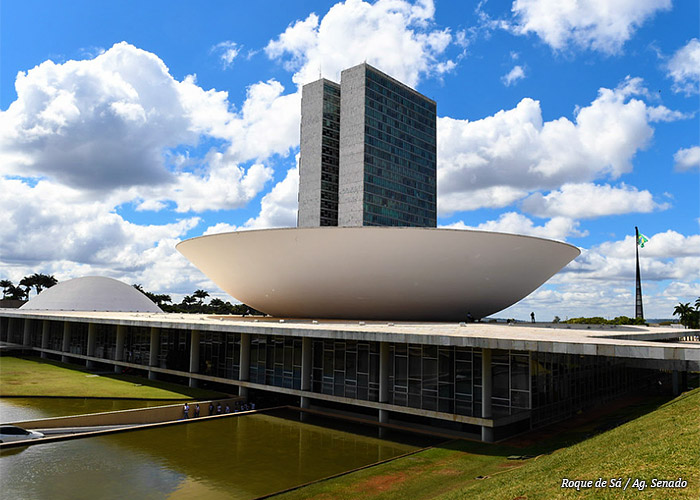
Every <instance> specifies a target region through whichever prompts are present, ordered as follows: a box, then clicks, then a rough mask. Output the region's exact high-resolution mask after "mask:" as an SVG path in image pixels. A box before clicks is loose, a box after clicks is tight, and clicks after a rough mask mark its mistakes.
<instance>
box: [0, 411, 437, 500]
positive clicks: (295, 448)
mask: <svg viewBox="0 0 700 500" xmlns="http://www.w3.org/2000/svg"><path fill="white" fill-rule="evenodd" d="M333 427H335V428H333ZM338 427H342V428H338ZM358 431H359V432H358ZM376 432H377V431H376V429H375V428H373V427H367V428H359V427H358V428H355V427H352V428H351V427H349V424H345V423H342V424H338V422H337V421H334V422H333V425H332V426H331V427H329V426H327V425H315V424H312V423H301V422H299V421H298V416H297V414H292V413H289V412H276V413H271V414H254V415H242V416H229V417H224V418H218V419H213V420H206V421H205V420H202V421H191V422H189V423H187V424H183V425H175V426H168V427H162V428H157V429H148V430H140V431H132V432H125V433H121V434H113V435H108V436H102V437H93V438H83V439H77V440H73V441H65V442H60V443H47V444H41V445H39V444H37V445H33V446H30V447H27V448H23V449H21V450H8V451H5V452H3V453H2V457H1V458H0V489H1V490H2V492H3V497H5V498H52V499H63V498H65V499H83V498H84V499H94V498H115V499H117V498H119V499H123V498H149V499H150V498H153V499H160V498H207V499H216V498H234V499H249V498H255V497H257V496H260V495H264V494H267V493H273V492H275V491H279V490H282V489H285V488H289V487H292V486H295V485H299V484H303V483H306V482H309V481H313V480H315V479H320V478H323V477H326V476H329V475H333V474H337V473H339V472H343V471H347V470H350V469H353V468H356V467H360V466H363V465H367V464H371V463H375V462H378V461H380V460H385V459H388V458H392V457H395V456H398V455H401V454H404V453H407V452H409V451H412V450H415V449H418V448H419V447H423V446H426V445H428V444H430V443H429V440H427V439H426V438H416V437H415V436H406V435H404V436H391V437H390V439H378V438H377V437H375V436H376Z"/></svg>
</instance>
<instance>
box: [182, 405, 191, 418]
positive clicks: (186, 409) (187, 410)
mask: <svg viewBox="0 0 700 500" xmlns="http://www.w3.org/2000/svg"><path fill="white" fill-rule="evenodd" d="M182 413H183V417H184V418H190V405H189V404H188V403H185V407H184V408H183V409H182Z"/></svg>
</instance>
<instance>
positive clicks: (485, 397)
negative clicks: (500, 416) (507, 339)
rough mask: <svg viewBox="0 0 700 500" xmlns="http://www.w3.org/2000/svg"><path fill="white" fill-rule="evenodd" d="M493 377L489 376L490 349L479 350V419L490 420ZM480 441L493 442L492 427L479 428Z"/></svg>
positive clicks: (483, 426)
mask: <svg viewBox="0 0 700 500" xmlns="http://www.w3.org/2000/svg"><path fill="white" fill-rule="evenodd" d="M492 387H493V377H492V375H491V349H482V350H481V417H482V418H491V417H492V416H493V414H492V413H491V390H492ZM481 440H482V441H486V442H487V443H491V442H493V427H487V426H485V425H482V426H481Z"/></svg>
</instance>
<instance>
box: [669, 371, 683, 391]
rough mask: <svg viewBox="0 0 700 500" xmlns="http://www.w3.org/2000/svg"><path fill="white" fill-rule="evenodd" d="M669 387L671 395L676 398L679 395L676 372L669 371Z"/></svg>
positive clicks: (678, 379) (678, 382)
mask: <svg viewBox="0 0 700 500" xmlns="http://www.w3.org/2000/svg"><path fill="white" fill-rule="evenodd" d="M671 387H672V390H673V395H674V396H678V395H680V393H681V384H680V377H679V373H678V370H673V371H671Z"/></svg>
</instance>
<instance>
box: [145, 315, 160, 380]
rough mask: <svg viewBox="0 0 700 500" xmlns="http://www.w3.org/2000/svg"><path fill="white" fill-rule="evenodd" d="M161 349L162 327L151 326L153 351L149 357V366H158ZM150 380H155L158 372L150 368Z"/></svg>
mask: <svg viewBox="0 0 700 500" xmlns="http://www.w3.org/2000/svg"><path fill="white" fill-rule="evenodd" d="M159 349H160V328H158V327H156V326H152V327H151V351H150V355H149V358H148V365H149V366H158V353H159ZM148 378H149V380H155V379H156V378H157V374H156V372H154V371H152V370H148Z"/></svg>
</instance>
